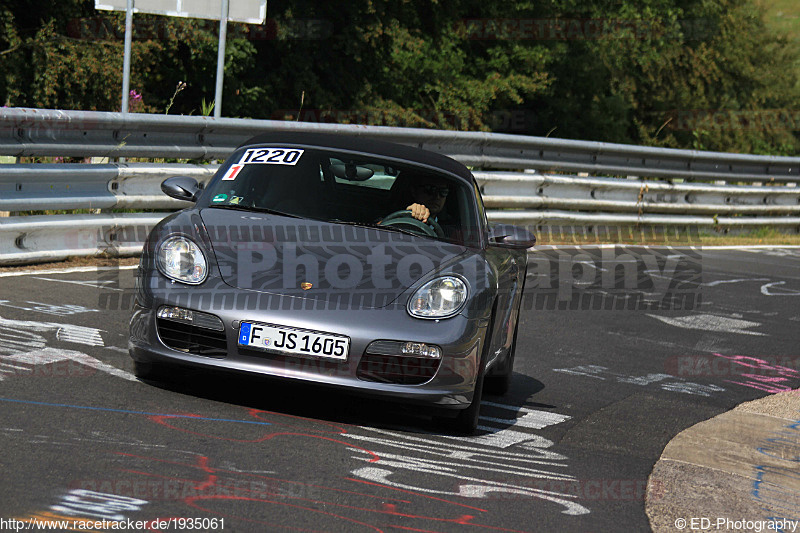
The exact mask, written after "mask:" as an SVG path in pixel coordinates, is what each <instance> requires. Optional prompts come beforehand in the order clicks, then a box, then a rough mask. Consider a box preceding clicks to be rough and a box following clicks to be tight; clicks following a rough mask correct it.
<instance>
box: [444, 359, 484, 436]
mask: <svg viewBox="0 0 800 533" xmlns="http://www.w3.org/2000/svg"><path fill="white" fill-rule="evenodd" d="M483 380H484V377H483V373H481V374H479V375H478V379H477V380H476V382H475V392H474V394H473V395H472V403H471V404H469V407H467V408H466V409H462V410H461V411H459V412H458V415H456V417H455V418H452V419H450V420H449V421H448V422H449V423H448V426H449V429H450V430H451V431H452V432H453V433H456V434H459V435H472V434H474V433H475V430H477V429H478V417H479V416H480V411H481V399H482V398H483Z"/></svg>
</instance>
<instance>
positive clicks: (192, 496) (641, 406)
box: [0, 247, 800, 532]
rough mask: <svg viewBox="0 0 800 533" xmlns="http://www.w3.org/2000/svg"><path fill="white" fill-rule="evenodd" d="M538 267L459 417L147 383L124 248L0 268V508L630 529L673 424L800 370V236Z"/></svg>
mask: <svg viewBox="0 0 800 533" xmlns="http://www.w3.org/2000/svg"><path fill="white" fill-rule="evenodd" d="M529 265H530V266H529V271H528V278H527V284H526V294H525V301H524V307H525V309H524V311H523V314H522V317H521V320H520V332H519V338H518V343H519V345H518V352H517V361H516V367H515V376H514V382H513V385H512V388H511V390H510V391H509V393H508V394H507V395H506V396H503V397H498V396H486V397H484V402H483V405H482V426H481V430H480V431H479V433H478V434H477V435H475V436H474V437H468V438H466V437H453V436H450V435H447V434H445V433H442V432H441V431H440V430H439V428H438V427H437V425H436V423H435V422H434V421H433V420H432V419H431V418H430V417H428V416H427V414H426V412H425V410H424V409H420V408H413V409H411V408H405V407H403V406H401V405H396V404H392V403H386V402H379V401H373V400H368V401H365V400H364V399H363V398H358V397H354V396H350V395H347V394H343V393H340V392H336V391H332V390H328V389H322V388H318V387H312V386H308V385H301V384H295V383H285V382H279V381H273V380H264V379H253V378H248V377H241V376H236V375H218V374H210V373H203V372H197V371H189V372H182V373H176V374H175V376H174V379H173V380H172V381H171V382H169V383H156V382H147V383H145V382H141V381H138V380H136V379H135V378H134V377H133V376H132V375H131V373H130V372H131V370H132V364H131V361H130V359H129V357H128V355H127V338H128V330H127V323H128V318H129V316H130V308H131V307H130V306H131V302H130V295H131V293H132V288H133V283H134V277H135V269H133V268H124V269H114V268H112V269H110V270H101V271H98V270H96V269H93V270H90V271H70V272H53V271H38V272H33V273H25V274H20V273H18V272H15V273H3V274H2V275H1V276H2V277H0V287H2V289H1V290H0V405H1V406H0V450H2V452H3V453H1V454H0V469H2V481H0V483H2V496H3V497H2V498H0V529H4V528H5V529H13V527H9V526H13V524H14V523H13V522H9V521H10V520H28V521H30V520H34V519H36V520H46V519H63V520H77V521H95V520H104V519H105V520H113V521H123V522H121V523H125V524H126V525H127V527H131V528H133V527H135V526H136V525H137V524H136V521H142V522H144V521H150V522H149V523H148V524H147V525H146V527H147V529H149V530H151V531H179V530H183V529H196V530H201V531H234V532H240V531H244V532H248V531H254V532H255V531H259V532H261V531H343V532H357V531H387V532H388V531H437V532H438V531H452V532H455V531H458V532H461V531H476V532H479V531H555V530H559V531H641V530H646V529H648V527H649V524H648V521H647V517H646V515H645V511H644V499H645V492H646V487H647V483H648V477H649V475H650V473H651V470H652V468H653V465H654V464H655V462H656V461H657V459H658V457H659V455H660V454H661V452H662V450H663V448H664V446H665V445H666V444H667V442H668V441H669V440H670V439H671V438H672V437H673V436H675V435H676V434H677V433H679V432H680V431H682V430H683V429H685V428H687V427H689V426H691V425H693V424H695V423H697V422H699V421H702V420H705V419H708V418H710V417H712V416H715V415H717V414H719V413H722V412H724V411H727V410H729V409H731V408H732V407H733V406H735V405H737V404H739V403H741V402H743V401H746V400H751V399H755V398H759V397H762V396H765V395H767V394H769V393H771V392H777V391H780V390H787V389H791V388H798V387H800V372H798V370H800V365H798V363H800V333H799V332H800V327H798V326H800V269H799V268H798V266H800V249H797V248H777V249H750V250H716V249H708V250H704V251H702V252H699V251H690V250H678V249H650V248H621V247H618V248H581V249H569V248H560V249H542V250H539V251H537V252H535V253H533V254H532V255H531V262H530V263H529ZM650 489H651V497H658V491H659V484H658V480H657V479H654V480H651V486H650ZM157 519H160V520H161V521H162V522H161V523H158V522H152V521H153V520H157ZM186 519H191V520H190V521H187V520H186ZM129 520H130V522H128V521H129ZM2 521H5V522H2ZM98 525H99V526H102V524H91V523H80V522H73V523H71V525H70V527H75V528H76V529H81V528H83V529H84V530H86V531H94V530H98V529H97V527H96V526H98ZM138 525H139V526H142V527H140V528H139V530H145V527H144V524H138ZM66 529H67V528H64V530H66Z"/></svg>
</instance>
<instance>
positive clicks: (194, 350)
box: [129, 132, 535, 433]
mask: <svg viewBox="0 0 800 533" xmlns="http://www.w3.org/2000/svg"><path fill="white" fill-rule="evenodd" d="M162 190H163V191H164V192H165V193H166V194H168V195H169V196H171V197H173V198H178V199H182V200H189V201H192V202H194V204H195V205H194V206H193V207H190V208H188V209H185V210H183V211H179V212H177V213H174V214H172V215H170V216H168V217H167V218H165V219H164V220H163V221H161V222H160V223H159V224H158V225H157V226H156V227H155V228H154V229H153V231H152V233H151V234H150V236H149V237H148V239H147V242H146V243H145V247H144V252H143V255H142V258H141V263H140V265H139V271H138V275H137V288H136V304H135V309H134V313H133V318H132V319H131V325H130V342H129V350H130V355H131V357H132V358H133V360H134V367H135V372H136V374H137V376H139V377H140V378H152V379H161V380H164V379H169V376H170V373H169V372H168V371H166V370H168V369H169V367H174V366H176V365H182V366H194V367H203V368H206V369H211V370H226V371H227V370H231V371H240V372H246V373H250V374H256V375H264V376H272V377H277V378H282V379H286V380H296V381H297V382H302V381H306V382H314V383H317V384H326V385H330V386H334V387H343V388H346V389H348V390H351V391H354V392H360V393H364V394H369V395H379V396H382V397H386V398H390V399H395V400H398V401H403V402H415V403H418V404H422V405H425V406H427V408H428V409H429V410H430V413H431V414H432V415H434V416H436V417H440V418H441V419H442V421H443V422H445V423H447V425H448V426H449V429H450V430H452V431H456V432H462V433H470V432H472V431H474V430H475V428H476V425H477V422H478V413H479V409H480V402H481V395H482V393H483V391H484V390H487V391H490V392H494V393H497V394H501V393H503V392H505V390H506V389H507V388H508V386H509V382H510V380H511V377H512V374H513V364H514V350H515V344H516V342H515V339H516V330H517V323H518V318H519V309H520V304H521V296H522V290H523V285H524V281H525V274H526V268H527V255H526V250H527V249H528V248H530V247H531V246H533V244H534V242H535V238H534V236H533V235H531V234H530V233H529V232H528V231H526V230H524V229H521V228H517V227H514V226H509V225H490V224H488V222H487V219H486V213H485V211H484V207H483V202H482V200H481V195H480V190H479V188H478V185H477V183H476V181H475V178H474V177H473V176H472V174H471V173H470V171H469V169H467V168H466V167H465V166H464V165H462V164H460V163H458V162H456V161H454V160H453V159H450V158H448V157H445V156H442V155H439V154H435V153H432V152H428V151H425V150H420V149H417V148H412V147H408V146H403V145H398V144H391V143H386V142H379V141H374V140H369V139H362V138H356V137H345V136H339V135H331V134H307V133H296V132H275V133H269V134H266V135H262V136H258V137H255V138H253V139H251V140H249V141H248V142H247V143H245V144H244V145H242V146H241V147H239V148H238V149H237V150H236V151H235V152H234V153H233V155H231V156H230V158H228V160H227V161H226V162H225V163H224V164H223V165H222V166H221V167H220V168H219V170H218V171H217V173H216V174H215V176H214V177H213V179H212V180H211V181H210V182H209V184H208V186H207V187H205V188H202V187H200V186H199V185H198V183H197V182H196V181H195V180H194V179H192V178H188V177H174V178H169V179H167V180H166V181H164V183H163V184H162Z"/></svg>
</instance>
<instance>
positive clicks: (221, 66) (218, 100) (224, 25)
mask: <svg viewBox="0 0 800 533" xmlns="http://www.w3.org/2000/svg"><path fill="white" fill-rule="evenodd" d="M228 8H229V4H228V0H222V12H221V13H220V17H219V49H218V50H217V89H216V91H214V118H220V117H221V116H222V81H223V78H224V76H225V40H226V37H227V36H228V14H229V13H228V10H229V9H228Z"/></svg>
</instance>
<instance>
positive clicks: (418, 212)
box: [406, 204, 431, 222]
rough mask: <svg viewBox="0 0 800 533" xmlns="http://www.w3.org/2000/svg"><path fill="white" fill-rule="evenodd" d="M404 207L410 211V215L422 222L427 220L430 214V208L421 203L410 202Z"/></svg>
mask: <svg viewBox="0 0 800 533" xmlns="http://www.w3.org/2000/svg"><path fill="white" fill-rule="evenodd" d="M406 209H408V210H409V211H411V216H413V217H414V218H416V219H417V220H421V221H422V222H428V217H429V216H431V211H430V209H428V208H427V207H425V206H424V205H422V204H411V205H410V206H408V207H406Z"/></svg>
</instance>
